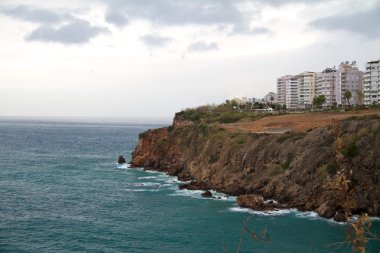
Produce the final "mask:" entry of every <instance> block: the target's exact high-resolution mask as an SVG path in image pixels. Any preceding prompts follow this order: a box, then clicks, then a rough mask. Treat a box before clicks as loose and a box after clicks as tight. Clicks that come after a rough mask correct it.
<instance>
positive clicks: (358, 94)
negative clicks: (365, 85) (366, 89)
mask: <svg viewBox="0 0 380 253" xmlns="http://www.w3.org/2000/svg"><path fill="white" fill-rule="evenodd" d="M356 95H357V96H358V103H359V104H360V105H362V104H363V99H364V93H363V91H362V90H358V91H357V92H356Z"/></svg>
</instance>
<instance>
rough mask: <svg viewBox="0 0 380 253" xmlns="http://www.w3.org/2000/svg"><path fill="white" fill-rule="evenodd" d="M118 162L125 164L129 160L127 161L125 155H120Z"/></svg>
mask: <svg viewBox="0 0 380 253" xmlns="http://www.w3.org/2000/svg"><path fill="white" fill-rule="evenodd" d="M117 163H118V164H123V163H127V162H126V161H125V158H124V156H122V155H119V158H118V159H117Z"/></svg>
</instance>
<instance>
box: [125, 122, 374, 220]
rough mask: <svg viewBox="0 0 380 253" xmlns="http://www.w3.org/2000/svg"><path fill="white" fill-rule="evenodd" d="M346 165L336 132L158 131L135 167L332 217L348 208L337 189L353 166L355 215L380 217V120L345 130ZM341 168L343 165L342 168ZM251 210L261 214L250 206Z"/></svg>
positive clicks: (343, 125)
mask: <svg viewBox="0 0 380 253" xmlns="http://www.w3.org/2000/svg"><path fill="white" fill-rule="evenodd" d="M337 124H338V125H339V128H340V129H341V138H340V143H339V145H340V146H341V153H342V155H343V156H344V157H345V159H344V161H345V162H344V163H341V164H339V162H338V161H337V159H336V145H337V143H336V140H335V137H334V129H333V127H332V126H327V127H322V128H317V129H312V130H309V131H307V132H295V133H286V134H280V135H278V134H273V135H269V134H255V133H236V132H235V133H234V132H231V131H228V130H225V129H223V128H221V127H219V126H217V125H208V124H196V125H189V126H186V127H171V128H161V129H156V130H150V131H148V132H146V133H144V134H143V135H142V137H141V138H140V141H139V144H138V146H137V148H136V150H135V152H133V158H132V165H133V166H139V167H145V168H151V169H154V170H159V171H165V172H168V173H169V174H171V175H178V176H179V178H180V179H186V180H195V181H196V182H199V183H200V184H202V187H203V188H208V189H215V190H218V191H221V192H224V193H228V194H232V195H238V196H241V197H240V198H238V200H239V199H241V198H243V195H247V196H250V195H251V194H254V195H260V196H263V198H264V199H265V200H267V199H275V200H277V201H278V203H279V205H278V206H276V205H274V207H275V208H285V207H287V208H288V207H295V208H298V209H300V210H315V211H317V212H318V213H319V214H320V215H321V216H323V217H326V218H331V217H335V218H336V219H339V217H340V216H339V214H340V213H341V212H342V210H343V207H342V203H341V201H340V195H339V193H338V192H337V191H336V190H334V189H331V187H329V185H331V182H332V181H333V180H334V179H335V178H336V177H338V176H339V174H338V172H339V168H340V166H343V168H348V167H350V168H351V169H350V171H351V174H350V179H349V180H350V181H351V182H352V184H351V185H350V187H351V188H352V189H350V194H351V196H350V199H352V201H353V204H352V205H351V208H350V210H349V212H350V214H360V213H362V212H366V213H368V214H370V215H377V216H379V215H380V184H379V182H380V161H379V159H378V157H380V153H379V152H380V146H379V145H380V121H379V117H378V116H376V115H375V116H366V117H359V118H353V119H347V120H343V121H340V122H338V123H337ZM338 165H339V166H338ZM247 198H249V197H246V198H245V204H244V206H247V207H252V208H254V205H255V203H254V202H253V201H252V206H250V204H247V203H249V201H246V200H247Z"/></svg>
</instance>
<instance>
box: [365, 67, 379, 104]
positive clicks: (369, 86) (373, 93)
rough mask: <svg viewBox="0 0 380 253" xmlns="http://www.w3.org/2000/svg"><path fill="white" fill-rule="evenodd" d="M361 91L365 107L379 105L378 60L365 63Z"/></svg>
mask: <svg viewBox="0 0 380 253" xmlns="http://www.w3.org/2000/svg"><path fill="white" fill-rule="evenodd" d="M363 91H364V104H365V105H372V104H374V103H375V104H379V103H380V60H377V61H370V62H367V64H366V67H365V73H364V88H363Z"/></svg>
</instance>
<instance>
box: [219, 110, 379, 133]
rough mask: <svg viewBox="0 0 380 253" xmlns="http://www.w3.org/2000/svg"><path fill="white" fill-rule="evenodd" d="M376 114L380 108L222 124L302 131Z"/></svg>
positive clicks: (232, 127)
mask: <svg viewBox="0 0 380 253" xmlns="http://www.w3.org/2000/svg"><path fill="white" fill-rule="evenodd" d="M374 114H377V115H380V110H363V111H349V112H314V113H304V114H286V115H278V116H277V115H275V116H268V117H265V118H262V119H260V120H256V121H240V122H237V123H233V124H223V125H221V126H222V127H223V128H225V129H227V130H230V131H233V132H247V133H265V132H267V131H268V132H269V130H272V131H273V130H275V129H279V130H280V132H281V130H286V129H288V130H290V131H292V132H302V131H307V130H309V129H313V128H319V127H324V126H327V125H331V124H332V121H333V119H335V120H338V121H340V120H344V119H347V118H350V117H354V116H364V115H374Z"/></svg>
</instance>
